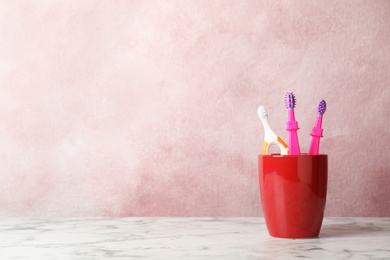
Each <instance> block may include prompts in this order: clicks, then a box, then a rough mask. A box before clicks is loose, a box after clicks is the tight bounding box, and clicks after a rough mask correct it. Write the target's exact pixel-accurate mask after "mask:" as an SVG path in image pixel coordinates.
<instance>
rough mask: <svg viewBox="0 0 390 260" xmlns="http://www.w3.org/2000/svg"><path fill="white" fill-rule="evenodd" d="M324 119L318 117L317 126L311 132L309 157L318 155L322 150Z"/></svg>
mask: <svg viewBox="0 0 390 260" xmlns="http://www.w3.org/2000/svg"><path fill="white" fill-rule="evenodd" d="M321 125H322V117H321V116H318V117H317V120H316V124H315V126H314V127H313V129H312V130H311V133H310V135H311V142H310V148H309V155H316V154H318V152H319V150H320V138H321V137H322V128H321Z"/></svg>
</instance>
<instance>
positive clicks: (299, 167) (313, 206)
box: [258, 154, 328, 238]
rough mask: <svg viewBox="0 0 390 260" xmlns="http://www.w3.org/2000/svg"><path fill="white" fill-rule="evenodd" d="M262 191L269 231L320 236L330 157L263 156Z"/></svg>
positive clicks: (289, 235) (288, 235) (291, 235)
mask: <svg viewBox="0 0 390 260" xmlns="http://www.w3.org/2000/svg"><path fill="white" fill-rule="evenodd" d="M258 160H259V180H260V194H261V202H262V206H263V213H264V218H265V222H266V224H267V229H268V233H269V234H270V235H271V236H273V237H281V238H312V237H318V235H319V233H320V229H321V225H322V220H323V218H324V211H325V202H326V192H327V183H328V156H327V155H325V154H320V155H307V154H301V155H279V154H273V155H259V158H258Z"/></svg>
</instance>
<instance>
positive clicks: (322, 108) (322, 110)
mask: <svg viewBox="0 0 390 260" xmlns="http://www.w3.org/2000/svg"><path fill="white" fill-rule="evenodd" d="M325 111H326V102H325V100H321V101H320V103H318V106H317V112H318V115H319V116H323V115H324V113H325Z"/></svg>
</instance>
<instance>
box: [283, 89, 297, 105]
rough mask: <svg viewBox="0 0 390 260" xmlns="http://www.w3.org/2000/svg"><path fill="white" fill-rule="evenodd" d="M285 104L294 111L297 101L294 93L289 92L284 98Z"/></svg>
mask: <svg viewBox="0 0 390 260" xmlns="http://www.w3.org/2000/svg"><path fill="white" fill-rule="evenodd" d="M284 103H285V105H286V108H288V109H294V108H295V105H296V99H295V96H294V93H292V92H287V93H286V95H285V97H284Z"/></svg>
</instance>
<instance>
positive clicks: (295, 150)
mask: <svg viewBox="0 0 390 260" xmlns="http://www.w3.org/2000/svg"><path fill="white" fill-rule="evenodd" d="M284 103H285V104H286V107H287V109H288V121H287V128H286V130H287V131H288V132H289V140H288V141H289V143H288V146H289V149H290V155H300V154H301V152H300V149H299V142H298V135H297V130H298V129H299V127H298V122H297V121H295V114H294V108H295V104H296V100H295V96H294V94H293V93H292V92H287V93H286V96H285V97H284Z"/></svg>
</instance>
